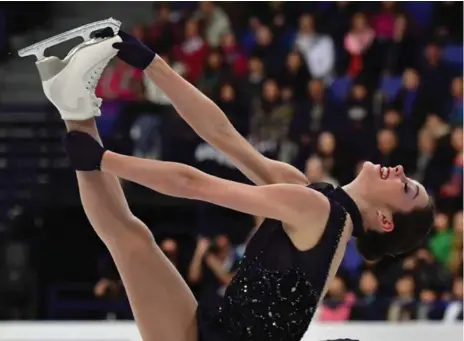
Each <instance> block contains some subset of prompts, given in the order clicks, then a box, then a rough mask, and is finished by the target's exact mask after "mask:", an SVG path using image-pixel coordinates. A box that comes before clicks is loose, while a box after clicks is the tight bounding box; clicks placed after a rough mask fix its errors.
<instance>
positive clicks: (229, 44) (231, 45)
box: [221, 32, 247, 77]
mask: <svg viewBox="0 0 464 341" xmlns="http://www.w3.org/2000/svg"><path fill="white" fill-rule="evenodd" d="M221 52H222V54H223V56H224V61H225V62H226V63H227V65H229V66H230V68H231V70H232V72H233V74H234V75H235V76H236V77H242V76H244V75H245V73H246V71H247V61H246V56H245V53H244V52H243V51H242V49H241V48H240V46H238V44H237V40H236V39H235V35H234V34H233V33H232V32H226V33H224V34H223V35H222V37H221Z"/></svg>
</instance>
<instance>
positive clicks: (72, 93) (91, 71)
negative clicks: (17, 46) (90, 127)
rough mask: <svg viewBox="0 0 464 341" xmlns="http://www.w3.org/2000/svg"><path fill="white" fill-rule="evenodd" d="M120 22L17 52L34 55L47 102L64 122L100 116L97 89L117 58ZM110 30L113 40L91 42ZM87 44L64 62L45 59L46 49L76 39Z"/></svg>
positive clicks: (94, 26) (85, 28)
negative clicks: (82, 39) (108, 68)
mask: <svg viewBox="0 0 464 341" xmlns="http://www.w3.org/2000/svg"><path fill="white" fill-rule="evenodd" d="M120 26H121V22H120V21H118V20H115V19H113V18H110V19H107V20H102V21H97V22H94V23H91V24H88V25H84V26H81V27H78V28H75V29H73V30H70V31H67V32H64V33H62V34H59V35H57V36H54V37H51V38H48V39H46V40H43V41H41V42H39V43H36V44H34V45H31V46H29V47H26V48H24V49H22V50H20V51H19V52H18V54H19V55H20V56H21V57H25V56H29V55H35V56H36V57H37V61H36V65H37V69H38V70H39V75H40V78H41V80H42V87H43V90H44V92H45V95H46V96H47V98H48V99H49V100H50V102H52V103H53V104H54V105H55V107H56V108H57V109H58V111H59V112H60V114H61V117H62V118H63V119H64V120H76V121H80V120H86V119H89V118H91V117H94V116H100V114H101V113H100V105H101V99H100V98H97V97H96V96H95V87H96V86H97V83H98V80H99V79H100V76H101V74H102V72H103V70H104V69H105V67H106V65H107V64H108V62H109V61H110V60H111V59H112V58H113V57H114V56H115V55H116V53H117V50H116V49H114V48H113V47H112V45H113V43H115V42H120V41H121V38H120V37H119V36H118V35H117V34H118V32H119V28H120ZM107 27H109V28H111V29H112V30H113V33H114V36H113V37H111V38H92V37H91V34H92V33H93V32H95V31H98V30H101V29H104V28H107ZM79 36H80V37H82V38H84V42H83V43H81V44H79V45H78V46H76V47H74V48H73V49H72V50H71V51H70V52H69V53H68V55H67V56H66V57H65V58H64V59H62V60H61V59H59V58H57V57H55V56H51V57H45V56H44V52H45V50H46V49H47V48H49V47H51V46H54V45H58V44H60V43H62V42H64V41H68V40H71V39H73V38H76V37H79Z"/></svg>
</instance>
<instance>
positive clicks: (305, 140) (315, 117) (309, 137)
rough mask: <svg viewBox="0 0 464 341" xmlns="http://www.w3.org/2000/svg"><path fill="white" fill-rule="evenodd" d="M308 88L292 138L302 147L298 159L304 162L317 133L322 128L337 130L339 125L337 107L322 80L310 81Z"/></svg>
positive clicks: (300, 106)
mask: <svg viewBox="0 0 464 341" xmlns="http://www.w3.org/2000/svg"><path fill="white" fill-rule="evenodd" d="M306 89H307V90H306V91H307V92H306V96H307V97H306V100H304V101H301V102H299V105H298V107H297V113H296V115H295V117H294V119H293V122H292V129H291V136H292V139H293V141H295V142H296V143H297V144H298V145H299V147H300V154H299V155H300V156H299V158H298V159H300V160H301V162H302V163H304V162H305V161H306V159H307V157H308V156H309V155H310V154H311V147H313V146H314V140H315V137H316V136H317V134H318V133H319V132H320V131H321V130H330V131H335V130H336V129H337V127H338V122H337V120H336V119H335V117H334V116H335V114H336V108H335V106H334V104H333V103H332V101H330V100H329V99H328V98H327V95H326V89H325V88H324V84H323V83H322V81H320V80H316V79H314V80H312V81H310V82H309V83H308V86H307V88H306ZM311 144H312V145H313V146H311ZM298 163H299V161H298ZM302 166H303V165H302Z"/></svg>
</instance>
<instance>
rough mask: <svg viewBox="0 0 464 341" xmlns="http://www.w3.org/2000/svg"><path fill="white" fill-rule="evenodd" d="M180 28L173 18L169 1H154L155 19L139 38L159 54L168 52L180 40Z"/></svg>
mask: <svg viewBox="0 0 464 341" xmlns="http://www.w3.org/2000/svg"><path fill="white" fill-rule="evenodd" d="M179 31H180V28H179V27H178V25H176V24H175V23H174V22H173V20H172V12H171V6H170V4H169V3H168V2H155V3H154V20H153V22H152V23H151V25H149V26H148V28H147V29H146V30H145V32H143V36H142V35H140V36H138V38H142V40H143V41H144V42H145V43H146V44H147V46H148V47H150V48H152V49H153V50H154V51H156V52H157V53H159V54H167V53H169V52H170V51H171V49H172V47H173V46H174V45H175V44H176V43H177V42H178V41H179V37H180V32H179Z"/></svg>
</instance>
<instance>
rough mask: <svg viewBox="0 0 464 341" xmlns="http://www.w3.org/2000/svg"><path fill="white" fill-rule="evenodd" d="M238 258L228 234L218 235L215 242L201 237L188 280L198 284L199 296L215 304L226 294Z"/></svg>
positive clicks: (204, 300) (208, 302) (203, 300)
mask: <svg viewBox="0 0 464 341" xmlns="http://www.w3.org/2000/svg"><path fill="white" fill-rule="evenodd" d="M237 260H238V258H237V257H236V254H235V252H234V250H233V249H232V247H231V245H230V242H229V239H228V238H227V236H224V235H220V236H217V237H216V238H215V239H214V242H211V241H210V240H208V239H204V238H201V239H199V241H198V243H197V247H196V250H195V253H194V256H193V259H192V262H191V263H190V267H189V271H188V280H189V282H190V283H191V284H193V285H195V286H196V292H197V296H198V297H199V299H200V300H201V301H202V302H204V304H207V305H211V306H213V305H214V304H215V302H217V300H218V299H219V298H220V297H221V296H223V295H224V289H225V287H226V286H227V284H228V283H229V282H230V281H231V280H232V277H233V273H234V269H235V267H236V266H237V263H236V261H237Z"/></svg>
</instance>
